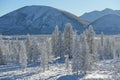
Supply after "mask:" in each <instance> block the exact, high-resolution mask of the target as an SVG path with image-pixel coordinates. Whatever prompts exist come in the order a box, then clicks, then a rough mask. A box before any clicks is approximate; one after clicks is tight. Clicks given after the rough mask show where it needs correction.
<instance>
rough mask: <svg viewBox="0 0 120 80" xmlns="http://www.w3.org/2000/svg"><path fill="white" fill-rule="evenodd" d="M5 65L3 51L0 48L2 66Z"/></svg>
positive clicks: (0, 63)
mask: <svg viewBox="0 0 120 80" xmlns="http://www.w3.org/2000/svg"><path fill="white" fill-rule="evenodd" d="M3 64H4V60H3V53H2V50H1V47H0V65H3Z"/></svg>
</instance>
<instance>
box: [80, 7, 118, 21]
mask: <svg viewBox="0 0 120 80" xmlns="http://www.w3.org/2000/svg"><path fill="white" fill-rule="evenodd" d="M108 14H116V15H120V10H112V9H109V8H106V9H104V10H103V11H92V12H88V13H85V14H83V15H82V16H80V18H82V19H84V20H86V21H88V22H93V21H95V20H97V19H98V18H100V17H103V16H105V15H108Z"/></svg>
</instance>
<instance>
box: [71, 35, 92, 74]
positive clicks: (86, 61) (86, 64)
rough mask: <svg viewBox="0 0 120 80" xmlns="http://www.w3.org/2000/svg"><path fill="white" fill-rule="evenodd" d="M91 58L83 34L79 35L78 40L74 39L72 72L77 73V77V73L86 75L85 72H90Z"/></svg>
mask: <svg viewBox="0 0 120 80" xmlns="http://www.w3.org/2000/svg"><path fill="white" fill-rule="evenodd" d="M91 58H92V56H91V55H90V53H89V47H88V44H87V41H86V35H85V33H83V34H81V35H80V39H79V37H74V55H73V62H72V70H73V72H75V73H77V75H78V74H79V73H83V74H86V72H87V71H89V70H91V64H90V63H91Z"/></svg>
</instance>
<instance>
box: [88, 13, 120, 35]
mask: <svg viewBox="0 0 120 80" xmlns="http://www.w3.org/2000/svg"><path fill="white" fill-rule="evenodd" d="M90 25H93V27H94V30H95V32H96V33H97V34H100V33H101V32H104V34H120V16H118V15H116V14H108V15H105V16H103V17H101V18H99V19H97V20H95V21H94V22H92V23H91V24H90Z"/></svg>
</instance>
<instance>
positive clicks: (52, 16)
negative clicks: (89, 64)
mask: <svg viewBox="0 0 120 80" xmlns="http://www.w3.org/2000/svg"><path fill="white" fill-rule="evenodd" d="M68 22H70V23H71V24H72V26H74V28H75V29H77V30H79V31H80V32H81V31H83V30H84V28H85V27H84V26H86V25H88V23H87V22H85V21H84V20H82V19H79V18H78V17H77V16H75V15H73V14H71V13H68V12H66V11H62V10H58V9H55V8H52V7H47V6H25V7H23V8H20V9H18V10H15V11H13V12H10V13H8V14H6V15H4V16H2V17H0V33H1V34H5V35H16V34H18V35H21V34H27V33H29V34H49V33H52V32H53V30H54V27H55V26H56V25H58V26H59V29H60V30H61V31H63V30H64V27H65V24H66V23H68Z"/></svg>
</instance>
